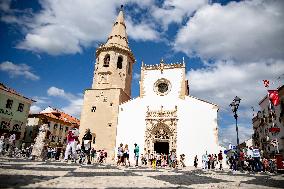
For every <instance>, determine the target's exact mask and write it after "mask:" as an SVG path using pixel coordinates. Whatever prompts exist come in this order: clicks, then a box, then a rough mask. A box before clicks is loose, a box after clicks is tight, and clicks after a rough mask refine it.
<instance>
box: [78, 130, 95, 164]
mask: <svg viewBox="0 0 284 189" xmlns="http://www.w3.org/2000/svg"><path fill="white" fill-rule="evenodd" d="M91 141H92V134H91V130H90V129H86V131H85V135H84V136H83V138H82V147H81V149H82V150H83V152H84V153H85V154H86V155H87V159H88V162H87V164H91V159H90V152H91Z"/></svg>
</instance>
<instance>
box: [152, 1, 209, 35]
mask: <svg viewBox="0 0 284 189" xmlns="http://www.w3.org/2000/svg"><path fill="white" fill-rule="evenodd" d="M207 3H208V1H207V0H190V1H188V0H165V1H164V2H163V5H162V7H161V8H159V7H156V6H154V7H152V15H153V17H154V18H155V19H156V20H157V22H158V23H161V24H162V26H163V27H164V29H167V27H168V25H169V24H171V23H177V24H181V23H182V21H183V20H184V19H185V18H187V17H189V16H191V15H192V14H193V12H194V11H196V10H197V9H199V8H200V7H202V6H204V5H206V4H207Z"/></svg>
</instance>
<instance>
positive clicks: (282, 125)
mask: <svg viewBox="0 0 284 189" xmlns="http://www.w3.org/2000/svg"><path fill="white" fill-rule="evenodd" d="M278 94H279V98H280V104H279V105H278V106H274V108H273V109H272V110H271V106H270V100H269V99H268V96H267V95H266V96H265V97H264V98H263V99H262V100H261V101H260V102H259V106H260V111H258V113H257V115H256V116H255V117H254V118H253V119H252V123H253V130H254V134H253V144H254V145H256V146H259V148H260V149H261V150H262V151H263V155H264V156H270V155H273V154H275V153H277V150H279V152H280V153H281V154H282V155H283V156H284V122H283V121H284V119H283V117H284V85H283V86H281V87H279V88H278ZM272 140H277V141H278V149H277V147H276V146H273V145H272V143H271V141H272Z"/></svg>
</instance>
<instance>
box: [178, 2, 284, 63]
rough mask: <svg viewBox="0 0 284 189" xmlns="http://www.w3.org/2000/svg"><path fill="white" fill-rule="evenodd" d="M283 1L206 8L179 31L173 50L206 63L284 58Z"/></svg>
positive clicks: (216, 5)
mask: <svg viewBox="0 0 284 189" xmlns="http://www.w3.org/2000/svg"><path fill="white" fill-rule="evenodd" d="M283 9H284V1H282V0H275V1H265V0H252V1H241V2H238V3H237V2H231V3H229V4H227V5H226V6H221V5H220V4H217V3H215V4H213V5H206V6H204V7H202V8H200V9H199V10H197V11H196V13H195V15H194V16H193V17H192V18H191V19H190V20H189V21H188V23H187V24H186V26H184V27H183V28H182V29H180V30H179V31H178V34H177V37H176V40H175V43H174V48H175V49H176V50H177V51H182V52H185V53H186V54H187V55H189V56H192V55H197V56H200V57H202V58H204V59H212V58H213V59H233V60H237V61H244V62H245V61H258V60H263V59H269V58H274V59H283V58H284V22H283V20H284V12H283Z"/></svg>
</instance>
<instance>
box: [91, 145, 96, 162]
mask: <svg viewBox="0 0 284 189" xmlns="http://www.w3.org/2000/svg"><path fill="white" fill-rule="evenodd" d="M96 155H97V153H96V150H95V148H92V149H91V162H92V163H94V162H95V161H96V158H97V157H96Z"/></svg>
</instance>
